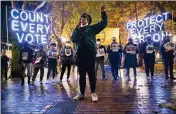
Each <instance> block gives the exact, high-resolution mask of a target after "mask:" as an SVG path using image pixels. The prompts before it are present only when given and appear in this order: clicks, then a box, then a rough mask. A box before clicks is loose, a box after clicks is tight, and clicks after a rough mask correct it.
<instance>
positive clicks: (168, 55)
mask: <svg viewBox="0 0 176 114" xmlns="http://www.w3.org/2000/svg"><path fill="white" fill-rule="evenodd" d="M175 47H176V46H175V44H174V43H173V42H171V41H170V39H169V37H167V38H165V39H164V41H163V44H162V45H161V48H160V51H161V55H162V59H163V62H164V71H165V78H166V80H168V79H169V76H168V69H169V70H170V79H171V80H175V79H176V78H175V77H174V74H173V64H174V57H175V56H174V51H175V50H176V48H175Z"/></svg>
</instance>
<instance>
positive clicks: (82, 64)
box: [78, 58, 96, 95]
mask: <svg viewBox="0 0 176 114" xmlns="http://www.w3.org/2000/svg"><path fill="white" fill-rule="evenodd" d="M78 69H79V75H80V77H79V86H80V92H81V94H83V95H84V93H85V87H86V72H87V73H88V76H89V83H90V88H91V92H92V93H95V89H96V77H95V58H87V59H82V60H80V61H79V63H78Z"/></svg>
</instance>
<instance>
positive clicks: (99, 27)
mask: <svg viewBox="0 0 176 114" xmlns="http://www.w3.org/2000/svg"><path fill="white" fill-rule="evenodd" d="M101 18H102V20H101V21H100V22H98V23H97V24H95V25H92V26H91V31H92V32H93V33H94V34H95V35H96V34H98V33H99V32H101V31H102V30H103V29H104V28H105V27H106V26H107V23H108V19H107V14H106V12H105V8H104V6H101Z"/></svg>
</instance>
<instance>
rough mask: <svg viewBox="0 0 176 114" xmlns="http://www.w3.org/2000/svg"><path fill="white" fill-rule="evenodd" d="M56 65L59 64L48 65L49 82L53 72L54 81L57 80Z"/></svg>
mask: <svg viewBox="0 0 176 114" xmlns="http://www.w3.org/2000/svg"><path fill="white" fill-rule="evenodd" d="M56 65H57V64H48V73H47V80H48V79H49V77H50V74H51V71H52V74H53V79H54V78H55V75H56Z"/></svg>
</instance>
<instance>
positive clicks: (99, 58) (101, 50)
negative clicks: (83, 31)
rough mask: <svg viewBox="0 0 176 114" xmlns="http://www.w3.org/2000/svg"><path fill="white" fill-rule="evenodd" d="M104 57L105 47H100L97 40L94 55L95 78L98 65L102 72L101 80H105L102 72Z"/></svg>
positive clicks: (103, 71)
mask: <svg viewBox="0 0 176 114" xmlns="http://www.w3.org/2000/svg"><path fill="white" fill-rule="evenodd" d="M105 55H106V48H105V46H103V45H101V42H100V39H97V54H96V64H95V76H96V77H97V70H98V66H99V64H100V66H101V72H102V80H107V78H106V76H105V70H104V56H105Z"/></svg>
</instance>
